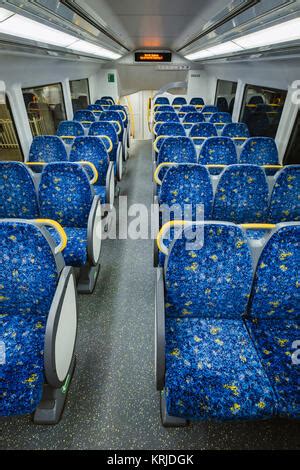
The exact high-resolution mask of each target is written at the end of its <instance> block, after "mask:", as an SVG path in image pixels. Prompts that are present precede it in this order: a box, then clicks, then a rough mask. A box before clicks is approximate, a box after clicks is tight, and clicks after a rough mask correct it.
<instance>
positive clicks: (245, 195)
mask: <svg viewBox="0 0 300 470" xmlns="http://www.w3.org/2000/svg"><path fill="white" fill-rule="evenodd" d="M268 201H269V187H268V182H267V178H266V175H265V172H264V170H263V169H262V168H261V167H259V166H257V165H240V164H238V165H231V166H229V167H227V168H226V169H225V170H224V171H223V172H222V173H221V176H220V180H219V182H218V186H217V190H216V194H215V200H214V209H213V219H214V220H227V221H229V222H234V223H237V224H242V223H254V222H257V223H259V222H260V223H262V222H266V221H267V218H268Z"/></svg>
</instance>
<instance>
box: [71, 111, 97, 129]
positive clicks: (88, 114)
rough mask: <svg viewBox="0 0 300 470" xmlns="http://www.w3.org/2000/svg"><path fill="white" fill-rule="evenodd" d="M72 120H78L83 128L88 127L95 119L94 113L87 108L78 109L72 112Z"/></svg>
mask: <svg viewBox="0 0 300 470" xmlns="http://www.w3.org/2000/svg"><path fill="white" fill-rule="evenodd" d="M73 120H74V121H78V122H80V123H81V124H82V125H83V127H84V128H85V129H88V128H89V127H90V125H91V124H92V123H93V122H95V121H96V120H97V118H96V116H95V114H94V113H93V112H92V111H89V110H88V109H79V110H78V111H76V113H74V116H73Z"/></svg>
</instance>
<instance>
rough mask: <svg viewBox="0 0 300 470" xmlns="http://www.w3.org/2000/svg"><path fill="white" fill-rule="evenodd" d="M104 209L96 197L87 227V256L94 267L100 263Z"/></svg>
mask: <svg viewBox="0 0 300 470" xmlns="http://www.w3.org/2000/svg"><path fill="white" fill-rule="evenodd" d="M101 216H102V208H101V203H100V198H99V196H94V199H93V203H92V207H91V210H90V213H89V219H88V225H87V254H88V260H89V262H90V263H91V265H92V266H96V265H97V264H98V262H99V258H100V252H101V241H102V236H101V234H102V221H101Z"/></svg>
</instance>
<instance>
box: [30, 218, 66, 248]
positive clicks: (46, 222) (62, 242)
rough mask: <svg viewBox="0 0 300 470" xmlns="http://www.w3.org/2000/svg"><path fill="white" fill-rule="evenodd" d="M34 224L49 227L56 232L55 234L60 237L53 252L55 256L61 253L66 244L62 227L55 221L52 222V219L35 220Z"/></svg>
mask: <svg viewBox="0 0 300 470" xmlns="http://www.w3.org/2000/svg"><path fill="white" fill-rule="evenodd" d="M34 222H36V223H37V224H39V225H46V226H49V227H53V228H55V230H56V231H57V233H58V235H59V237H60V244H59V245H57V247H56V248H55V250H54V253H55V254H57V253H61V252H62V251H63V250H64V249H65V248H66V246H67V243H68V237H67V235H66V232H65V231H64V229H63V228H62V226H61V225H60V224H59V223H58V222H56V220H52V219H35V220H34Z"/></svg>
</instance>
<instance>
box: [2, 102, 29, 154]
mask: <svg viewBox="0 0 300 470" xmlns="http://www.w3.org/2000/svg"><path fill="white" fill-rule="evenodd" d="M0 160H18V161H23V155H22V151H21V147H20V143H19V139H18V135H17V130H16V127H15V123H14V120H13V116H12V112H11V109H10V105H9V101H8V99H7V97H6V103H5V104H0Z"/></svg>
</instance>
